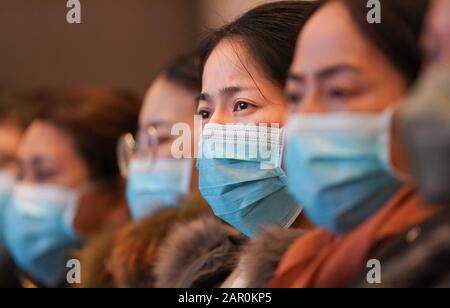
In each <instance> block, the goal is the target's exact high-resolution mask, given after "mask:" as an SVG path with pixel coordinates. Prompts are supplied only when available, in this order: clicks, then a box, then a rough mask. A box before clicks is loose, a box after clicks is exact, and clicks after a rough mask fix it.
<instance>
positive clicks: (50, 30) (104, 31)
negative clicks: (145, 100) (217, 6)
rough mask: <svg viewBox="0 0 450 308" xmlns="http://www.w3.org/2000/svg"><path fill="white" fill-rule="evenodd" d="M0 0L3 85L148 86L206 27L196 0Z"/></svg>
mask: <svg viewBox="0 0 450 308" xmlns="http://www.w3.org/2000/svg"><path fill="white" fill-rule="evenodd" d="M66 2H67V1H66V0H0V42H1V43H0V84H7V85H12V86H16V87H17V86H19V87H33V86H53V87H59V86H63V87H68V86H84V85H99V86H116V87H122V88H130V89H134V90H136V91H139V93H141V94H142V93H143V92H144V91H145V89H146V87H147V85H148V84H149V82H150V81H151V80H152V78H154V76H155V74H156V73H157V72H158V71H159V70H160V69H161V68H162V67H163V66H164V65H165V64H166V63H167V62H168V61H169V60H170V59H171V58H172V57H173V56H174V55H175V54H178V53H180V52H183V51H185V50H187V49H189V48H191V47H192V46H193V45H194V43H195V42H196V41H197V37H198V35H197V34H198V32H197V30H198V29H200V27H199V21H198V17H197V15H198V12H199V11H200V10H199V8H198V7H197V5H198V1H197V0H81V3H82V11H81V12H82V24H81V25H70V24H68V23H67V22H66V14H67V11H68V9H67V8H66Z"/></svg>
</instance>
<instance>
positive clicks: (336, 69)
mask: <svg viewBox="0 0 450 308" xmlns="http://www.w3.org/2000/svg"><path fill="white" fill-rule="evenodd" d="M342 72H353V73H359V69H358V68H356V67H354V66H352V65H348V64H339V65H334V66H331V67H328V68H325V69H323V70H321V71H319V73H318V74H317V75H318V76H319V79H326V78H330V77H332V76H334V75H337V74H339V73H342ZM305 79H306V78H305V76H303V75H302V74H299V73H294V72H290V73H289V75H288V81H290V82H295V83H302V82H305Z"/></svg>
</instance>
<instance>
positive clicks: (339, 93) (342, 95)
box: [329, 88, 351, 99]
mask: <svg viewBox="0 0 450 308" xmlns="http://www.w3.org/2000/svg"><path fill="white" fill-rule="evenodd" d="M329 96H330V97H331V98H333V99H346V98H348V97H349V96H351V91H348V90H345V89H338V88H336V89H332V90H330V92H329Z"/></svg>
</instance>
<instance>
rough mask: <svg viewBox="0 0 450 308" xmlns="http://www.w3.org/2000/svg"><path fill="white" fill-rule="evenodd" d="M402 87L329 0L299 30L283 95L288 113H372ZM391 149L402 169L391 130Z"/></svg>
mask: <svg viewBox="0 0 450 308" xmlns="http://www.w3.org/2000/svg"><path fill="white" fill-rule="evenodd" d="M324 25H326V26H324ZM406 87H407V85H406V81H405V79H404V78H403V77H402V75H401V73H400V72H399V71H398V70H396V68H395V67H394V66H393V65H392V64H391V63H390V62H389V61H388V59H387V58H386V57H385V56H384V55H383V54H382V53H381V52H380V51H379V50H378V49H377V48H376V47H375V46H374V45H373V44H372V43H371V42H370V41H369V40H368V39H366V38H365V37H364V36H363V35H362V33H361V32H360V31H359V30H358V29H357V27H356V26H355V24H354V23H353V22H352V18H351V16H350V14H349V12H348V11H347V9H346V8H345V7H344V5H343V4H341V3H340V2H338V1H333V2H330V3H328V4H326V5H325V6H324V7H323V8H321V9H320V10H319V11H318V12H317V13H316V14H315V15H314V16H313V17H312V18H311V19H310V20H309V21H308V23H307V24H306V26H305V28H304V30H303V32H302V33H301V35H300V39H299V42H298V46H297V49H296V53H295V59H294V61H293V64H292V67H291V72H290V76H289V78H288V84H287V95H288V97H289V101H290V103H291V106H292V110H293V112H297V113H301V114H306V113H332V112H354V113H374V114H377V113H381V112H383V111H385V110H386V109H387V108H389V107H391V106H394V105H395V104H397V102H398V100H399V99H400V98H402V96H403V95H404V94H405V91H406ZM394 131H395V128H394ZM391 154H392V162H393V163H394V165H395V166H396V167H397V168H398V169H399V170H401V171H403V172H407V171H408V167H407V166H406V165H405V163H404V162H405V161H406V159H404V157H405V156H404V154H403V150H402V147H401V145H400V142H398V138H397V136H395V134H394V135H393V142H392V153H391Z"/></svg>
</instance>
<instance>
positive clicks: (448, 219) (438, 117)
mask: <svg viewBox="0 0 450 308" xmlns="http://www.w3.org/2000/svg"><path fill="white" fill-rule="evenodd" d="M449 17H450V1H446V0H434V1H433V2H432V6H431V9H430V12H429V14H428V18H427V22H426V23H425V27H424V31H423V34H422V42H423V43H424V44H423V47H424V50H425V51H426V55H427V60H428V61H427V65H426V67H425V68H424V70H423V72H422V77H421V79H420V80H419V83H418V85H417V86H416V87H415V89H414V91H412V93H411V94H410V95H409V96H408V98H407V99H406V100H405V102H404V104H403V108H402V110H401V114H400V125H399V130H400V132H401V134H402V136H403V137H404V140H405V145H406V146H407V149H408V153H409V155H408V156H409V157H408V158H409V160H410V162H411V166H412V169H413V171H414V180H415V185H416V186H417V189H418V190H419V191H420V193H421V195H422V197H423V198H424V200H425V201H426V202H428V203H430V204H432V205H433V207H435V208H436V209H437V210H438V213H437V214H436V215H435V216H433V217H432V218H430V219H428V220H427V221H425V222H424V223H421V224H418V225H416V226H413V227H412V228H410V229H408V230H406V231H405V232H404V233H403V234H400V235H399V236H397V237H396V238H395V239H392V240H391V241H389V242H387V243H385V244H384V245H383V246H381V247H380V248H379V249H378V250H377V251H376V252H374V254H373V255H372V258H376V259H378V260H380V262H381V264H382V266H383V272H382V273H383V279H382V283H381V284H379V285H375V287H395V288H418V287H419V288H423V287H439V288H442V287H445V288H448V287H450V265H449V259H450V208H449V205H450V18H449ZM358 286H362V287H368V286H370V285H368V284H367V282H366V281H365V280H364V279H362V280H361V282H360V283H359V285H358ZM371 287H373V286H371Z"/></svg>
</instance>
